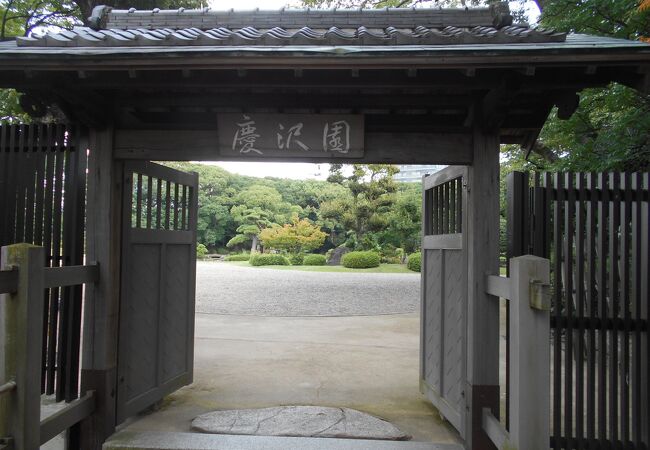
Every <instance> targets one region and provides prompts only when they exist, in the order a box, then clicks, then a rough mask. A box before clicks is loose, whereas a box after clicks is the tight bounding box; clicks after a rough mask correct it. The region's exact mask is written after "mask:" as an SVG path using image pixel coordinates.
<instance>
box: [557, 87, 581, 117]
mask: <svg viewBox="0 0 650 450" xmlns="http://www.w3.org/2000/svg"><path fill="white" fill-rule="evenodd" d="M579 104H580V96H579V95H578V94H576V93H575V92H571V93H566V94H564V95H562V96H560V98H559V99H558V100H556V101H555V105H556V106H557V116H558V118H560V119H562V120H567V119H570V118H571V116H572V115H573V113H574V112H576V110H577V109H578V105H579Z"/></svg>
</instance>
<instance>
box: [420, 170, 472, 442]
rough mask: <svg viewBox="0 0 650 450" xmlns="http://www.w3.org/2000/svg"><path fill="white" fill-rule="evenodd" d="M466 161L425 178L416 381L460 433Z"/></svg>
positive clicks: (462, 426)
mask: <svg viewBox="0 0 650 450" xmlns="http://www.w3.org/2000/svg"><path fill="white" fill-rule="evenodd" d="M466 179H467V171H466V168H465V167H464V166H462V167H459V166H455V167H454V166H452V167H448V168H446V169H444V170H442V171H440V172H438V173H436V174H434V175H431V176H428V177H425V178H424V179H423V203H422V205H423V208H422V212H423V220H422V277H421V280H422V286H421V289H420V296H421V316H420V323H421V330H420V340H421V345H420V385H421V389H422V391H423V392H424V393H425V394H426V395H427V397H428V398H429V400H431V402H432V403H433V404H434V406H435V407H436V408H438V410H439V411H440V413H441V414H442V415H443V416H445V418H446V419H447V420H448V421H449V422H450V423H451V424H452V425H454V427H456V429H457V430H458V431H459V433H460V435H461V436H463V437H464V431H465V423H464V421H465V414H464V413H463V412H464V410H465V393H464V390H465V381H466V331H467V326H466V320H467V319H466V318H467V251H466V247H467V245H466V239H465V235H464V233H463V230H464V229H465V223H464V220H465V218H464V214H463V208H464V205H465V204H466V189H465V180H466Z"/></svg>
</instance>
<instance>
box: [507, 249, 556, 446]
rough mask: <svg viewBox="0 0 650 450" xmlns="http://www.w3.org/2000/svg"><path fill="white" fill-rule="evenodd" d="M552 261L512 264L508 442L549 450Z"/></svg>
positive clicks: (528, 260)
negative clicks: (550, 285)
mask: <svg viewBox="0 0 650 450" xmlns="http://www.w3.org/2000/svg"><path fill="white" fill-rule="evenodd" d="M550 278H551V276H550V261H549V260H548V259H544V258H539V257H537V256H531V255H526V256H519V257H517V258H512V259H511V260H510V280H511V287H510V292H511V300H510V308H511V309H510V313H511V320H510V339H511V342H510V356H511V358H512V360H511V364H510V370H511V371H512V372H511V375H510V442H511V443H512V444H513V445H514V446H515V448H517V449H527V450H548V447H549V436H550V431H549V423H550V422H549V421H550V415H551V406H550V405H551V400H550V399H551V397H550V396H551V390H550V381H551V380H550V346H549V336H550V335H551V330H550V328H551V325H550V323H551V320H550V312H549V311H550V309H551V301H550V292H549V283H550Z"/></svg>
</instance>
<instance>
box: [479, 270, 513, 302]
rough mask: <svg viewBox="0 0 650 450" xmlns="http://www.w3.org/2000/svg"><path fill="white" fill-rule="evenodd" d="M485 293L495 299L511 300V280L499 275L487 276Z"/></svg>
mask: <svg viewBox="0 0 650 450" xmlns="http://www.w3.org/2000/svg"><path fill="white" fill-rule="evenodd" d="M485 291H486V292H487V293H488V294H490V295H494V296H495V297H500V298H504V299H506V300H510V298H511V297H510V279H508V277H501V276H499V275H487V277H486V280H485Z"/></svg>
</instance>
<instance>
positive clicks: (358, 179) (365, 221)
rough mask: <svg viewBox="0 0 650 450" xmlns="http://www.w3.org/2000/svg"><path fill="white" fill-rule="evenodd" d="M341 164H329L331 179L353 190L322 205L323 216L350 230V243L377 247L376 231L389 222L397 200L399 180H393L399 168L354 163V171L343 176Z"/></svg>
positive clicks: (368, 247)
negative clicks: (388, 216)
mask: <svg viewBox="0 0 650 450" xmlns="http://www.w3.org/2000/svg"><path fill="white" fill-rule="evenodd" d="M342 169H343V168H342V165H341V164H332V165H331V166H330V176H329V177H328V181H330V182H334V183H339V184H341V185H343V186H345V187H346V188H347V189H348V191H349V193H350V194H351V195H350V196H349V197H348V198H347V199H336V200H333V201H330V202H324V204H322V205H321V210H323V216H324V217H326V218H332V219H336V220H337V221H339V222H340V223H342V224H343V226H344V227H345V228H346V229H348V230H351V231H352V232H353V233H354V235H353V236H351V239H350V240H349V244H350V246H351V247H355V248H357V247H358V248H361V249H367V250H370V249H373V250H374V249H376V247H377V246H378V242H377V239H376V236H375V235H374V234H373V233H376V232H379V231H381V230H383V229H384V228H385V227H386V225H387V221H386V220H387V213H388V212H390V210H391V207H392V205H393V204H394V202H395V192H396V191H397V184H396V183H395V180H393V175H395V174H396V173H397V172H398V171H399V169H398V168H397V166H394V165H390V164H353V165H352V174H351V175H349V176H344V175H343V171H342Z"/></svg>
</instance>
